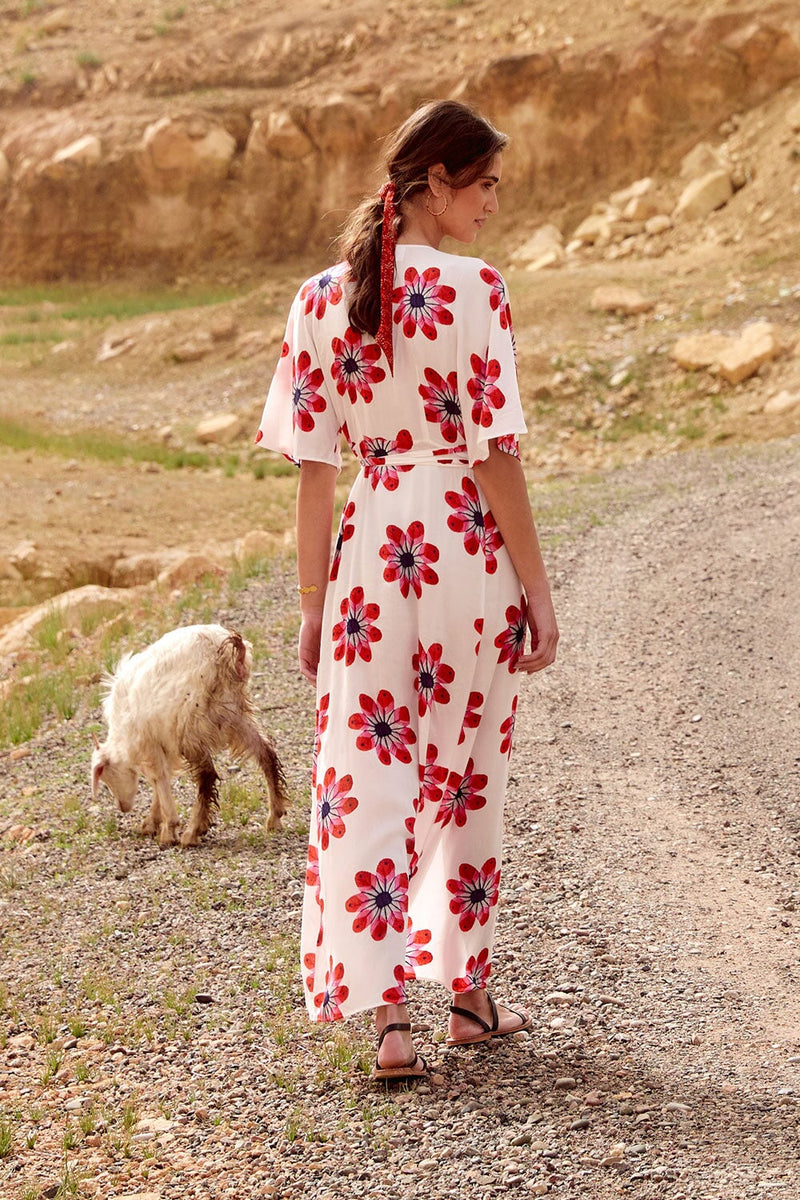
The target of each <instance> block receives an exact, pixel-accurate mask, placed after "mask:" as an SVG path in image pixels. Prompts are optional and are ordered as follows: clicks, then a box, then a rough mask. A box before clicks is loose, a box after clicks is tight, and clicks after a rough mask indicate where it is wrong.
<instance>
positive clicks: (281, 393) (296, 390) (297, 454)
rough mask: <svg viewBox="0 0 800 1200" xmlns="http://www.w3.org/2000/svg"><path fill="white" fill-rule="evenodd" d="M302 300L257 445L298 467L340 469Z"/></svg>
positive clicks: (293, 313) (334, 427) (332, 415)
mask: <svg viewBox="0 0 800 1200" xmlns="http://www.w3.org/2000/svg"><path fill="white" fill-rule="evenodd" d="M303 309H304V304H303V302H302V301H301V299H300V296H299V294H298V296H297V297H296V298H295V301H294V303H293V305H292V307H291V310H290V312H289V321H288V323H287V326H286V335H285V337H284V341H283V346H282V347H281V356H280V359H279V361H278V365H277V367H276V369H275V374H274V375H273V377H272V383H271V384H270V388H269V392H268V393H267V400H266V403H265V405H264V412H263V415H262V417H261V422H260V424H259V427H258V432H257V434H256V443H257V444H258V445H259V446H260V447H262V448H263V449H265V450H275V451H277V452H278V453H279V454H283V455H284V456H285V457H286V458H288V459H290V461H291V462H294V463H297V464H298V465H299V464H300V463H301V462H302V461H303V460H304V459H308V460H311V461H313V462H323V463H330V464H331V466H334V467H336V469H337V470H340V469H341V465H342V456H341V451H340V449H339V433H340V425H339V420H338V417H337V415H336V411H335V409H334V406H333V403H332V401H331V396H330V392H329V390H328V385H327V383H326V380H325V375H324V372H323V370H322V367H321V365H320V359H319V356H318V354H317V349H316V345H315V342H314V337H313V329H312V325H311V322H310V320H309V318H308V317H307V316H306V315H305V313H304V311H303Z"/></svg>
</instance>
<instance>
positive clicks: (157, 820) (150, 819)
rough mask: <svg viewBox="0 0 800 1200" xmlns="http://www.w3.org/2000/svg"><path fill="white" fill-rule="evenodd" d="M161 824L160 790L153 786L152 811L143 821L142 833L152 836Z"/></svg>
mask: <svg viewBox="0 0 800 1200" xmlns="http://www.w3.org/2000/svg"><path fill="white" fill-rule="evenodd" d="M160 825H161V803H160V801H159V799H158V792H157V790H156V788H155V786H154V787H153V799H152V801H151V803H150V811H149V812H148V814H147V816H146V817H145V819H144V820H143V821H142V833H143V834H144V836H145V837H152V836H153V835H154V833H155V832H156V830H157V829H158V828H159V826H160Z"/></svg>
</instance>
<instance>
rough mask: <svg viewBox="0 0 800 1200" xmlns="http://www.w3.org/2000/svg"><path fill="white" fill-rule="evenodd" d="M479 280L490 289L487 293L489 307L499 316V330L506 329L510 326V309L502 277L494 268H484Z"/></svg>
mask: <svg viewBox="0 0 800 1200" xmlns="http://www.w3.org/2000/svg"><path fill="white" fill-rule="evenodd" d="M481 279H482V280H483V282H484V283H488V284H489V287H490V288H491V289H492V290H491V292H490V293H489V307H490V308H491V310H492V312H496V313H498V314H499V318H500V328H501V329H508V327H509V325H510V324H511V309H510V308H509V307H508V299H507V297H506V285H505V283H504V282H503V276H502V275H501V274H500V272H499V271H495V269H494V267H484V268H483V270H482V271H481Z"/></svg>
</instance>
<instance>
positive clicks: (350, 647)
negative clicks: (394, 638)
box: [333, 587, 383, 667]
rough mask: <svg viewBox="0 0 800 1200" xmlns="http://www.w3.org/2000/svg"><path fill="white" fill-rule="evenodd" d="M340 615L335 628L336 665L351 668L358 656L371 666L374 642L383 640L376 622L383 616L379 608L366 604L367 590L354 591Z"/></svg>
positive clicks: (346, 598)
mask: <svg viewBox="0 0 800 1200" xmlns="http://www.w3.org/2000/svg"><path fill="white" fill-rule="evenodd" d="M339 611H340V613H341V614H342V620H341V621H337V623H336V624H335V625H334V627H333V640H334V641H335V642H336V649H335V650H334V652H333V657H334V658H335V659H336V661H337V662H341V660H342V659H344V661H345V666H348V667H350V666H352V665H353V663H354V662H355V660H356V655H358V657H359V658H362V659H363V660H364V662H372V645H371V643H372V642H379V641H380V640H381V638H382V637H383V634H382V633H381V631H380V629H378V627H377V625H375V621H376V620H377V619H378V617H379V616H380V615H381V610H380V605H378V604H365V603H364V589H363V588H362V587H354V588H353V590H352V591H351V593H350V595H349V597H347V596H346V597H345V598H344V600H343V601H342V603H341V605H340V607H339Z"/></svg>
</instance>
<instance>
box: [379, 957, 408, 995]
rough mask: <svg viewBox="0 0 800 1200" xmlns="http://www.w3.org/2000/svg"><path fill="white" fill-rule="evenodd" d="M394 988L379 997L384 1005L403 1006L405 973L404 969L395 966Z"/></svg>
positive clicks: (388, 989)
mask: <svg viewBox="0 0 800 1200" xmlns="http://www.w3.org/2000/svg"><path fill="white" fill-rule="evenodd" d="M394 977H395V986H394V987H390V988H387V989H386V991H385V992H384V993H383V995H382V996H381V999H382V1000H383V1003H384V1004H405V1002H406V973H405V969H404V968H403V967H401V966H397V967H395V969H394Z"/></svg>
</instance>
